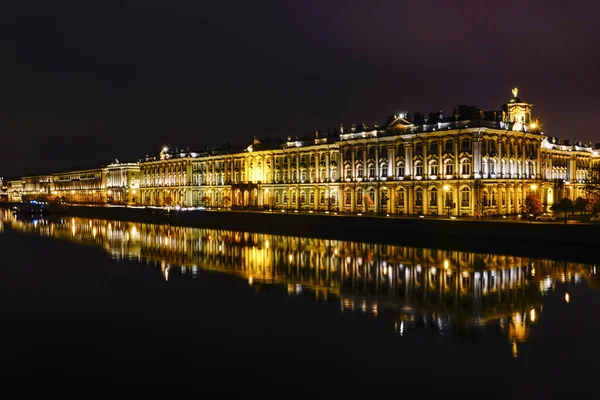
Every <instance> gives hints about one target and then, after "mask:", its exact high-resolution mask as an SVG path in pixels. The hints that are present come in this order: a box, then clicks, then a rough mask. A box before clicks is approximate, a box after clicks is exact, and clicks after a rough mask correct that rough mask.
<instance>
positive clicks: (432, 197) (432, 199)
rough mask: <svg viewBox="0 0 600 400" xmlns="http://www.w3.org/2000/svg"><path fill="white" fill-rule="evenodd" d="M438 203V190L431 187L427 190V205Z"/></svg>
mask: <svg viewBox="0 0 600 400" xmlns="http://www.w3.org/2000/svg"><path fill="white" fill-rule="evenodd" d="M437 204H438V191H437V188H432V189H431V190H430V191H429V205H430V206H434V207H435V206H437Z"/></svg>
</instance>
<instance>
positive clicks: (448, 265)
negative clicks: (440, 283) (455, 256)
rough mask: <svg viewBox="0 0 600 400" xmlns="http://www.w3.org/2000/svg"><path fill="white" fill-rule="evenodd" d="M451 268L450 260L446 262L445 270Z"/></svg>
mask: <svg viewBox="0 0 600 400" xmlns="http://www.w3.org/2000/svg"><path fill="white" fill-rule="evenodd" d="M449 267H450V262H449V261H448V260H444V269H448V268H449Z"/></svg>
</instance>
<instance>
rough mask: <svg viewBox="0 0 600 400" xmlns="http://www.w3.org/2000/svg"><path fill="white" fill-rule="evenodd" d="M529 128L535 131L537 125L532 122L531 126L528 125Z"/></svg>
mask: <svg viewBox="0 0 600 400" xmlns="http://www.w3.org/2000/svg"><path fill="white" fill-rule="evenodd" d="M529 127H530V128H531V129H535V128H537V124H536V123H535V122H532V123H531V125H529Z"/></svg>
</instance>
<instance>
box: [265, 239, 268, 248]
mask: <svg viewBox="0 0 600 400" xmlns="http://www.w3.org/2000/svg"><path fill="white" fill-rule="evenodd" d="M265 247H266V248H267V249H268V248H269V241H268V240H265Z"/></svg>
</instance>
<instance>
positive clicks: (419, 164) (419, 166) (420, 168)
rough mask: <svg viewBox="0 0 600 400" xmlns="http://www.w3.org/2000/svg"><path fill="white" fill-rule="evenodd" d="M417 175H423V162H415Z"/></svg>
mask: <svg viewBox="0 0 600 400" xmlns="http://www.w3.org/2000/svg"><path fill="white" fill-rule="evenodd" d="M415 176H423V162H421V161H416V162H415Z"/></svg>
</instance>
